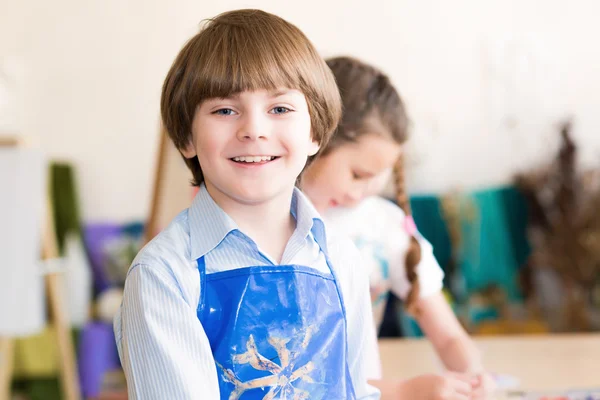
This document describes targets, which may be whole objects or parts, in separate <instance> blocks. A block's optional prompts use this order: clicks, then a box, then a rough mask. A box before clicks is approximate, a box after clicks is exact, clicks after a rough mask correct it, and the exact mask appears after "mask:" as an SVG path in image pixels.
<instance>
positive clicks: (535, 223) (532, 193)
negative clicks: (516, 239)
mask: <svg viewBox="0 0 600 400" xmlns="http://www.w3.org/2000/svg"><path fill="white" fill-rule="evenodd" d="M560 134H561V147H560V149H559V152H558V155H557V157H556V159H555V161H554V162H553V163H551V164H550V165H549V166H546V167H545V168H543V169H540V170H537V171H533V172H529V173H525V174H520V175H518V176H517V177H516V179H515V181H516V186H517V188H518V189H519V190H520V191H521V192H522V193H523V195H524V197H525V199H526V202H527V206H528V236H529V241H530V244H531V246H532V254H531V258H530V260H529V262H528V265H529V266H530V267H531V268H551V269H552V270H553V271H554V272H556V274H557V276H558V277H559V278H560V280H561V282H562V283H563V285H564V287H565V293H566V295H567V299H566V302H567V303H569V302H571V301H572V300H573V299H575V298H581V301H582V302H585V298H586V296H588V295H591V293H592V291H593V288H594V287H595V285H597V283H598V279H599V277H600V184H599V183H600V171H589V172H585V173H579V172H578V171H577V167H576V161H577V146H576V144H575V143H574V141H573V139H572V137H571V124H570V123H569V122H567V123H565V124H563V126H562V127H561V130H560ZM573 301H574V300H573ZM576 303H577V304H579V303H580V301H579V300H577V301H576ZM572 306H573V307H575V305H572ZM579 306H581V304H579ZM579 306H578V307H579ZM580 308H581V307H580ZM579 312H581V309H580V310H579ZM574 313H575V310H572V312H571V314H574ZM577 319H579V318H577ZM577 324H578V325H579V328H581V329H585V326H584V325H585V323H584V322H582V321H579V322H577Z"/></svg>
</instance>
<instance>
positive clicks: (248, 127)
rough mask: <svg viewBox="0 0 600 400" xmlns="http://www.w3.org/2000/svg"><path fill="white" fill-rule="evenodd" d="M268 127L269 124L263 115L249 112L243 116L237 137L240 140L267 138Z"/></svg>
mask: <svg viewBox="0 0 600 400" xmlns="http://www.w3.org/2000/svg"><path fill="white" fill-rule="evenodd" d="M268 129H269V128H268V124H267V123H266V121H265V118H264V117H263V116H261V115H257V114H255V113H248V114H247V115H245V116H244V117H243V118H242V124H241V125H240V127H239V129H238V133H237V137H238V139H239V140H257V139H266V138H267V137H268V136H269V134H268Z"/></svg>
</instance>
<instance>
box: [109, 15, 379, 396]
mask: <svg viewBox="0 0 600 400" xmlns="http://www.w3.org/2000/svg"><path fill="white" fill-rule="evenodd" d="M161 113H162V119H163V123H164V126H165V128H166V129H167V131H168V133H169V135H170V137H171V139H172V140H173V142H174V143H175V145H176V146H177V147H178V149H179V150H180V152H181V153H182V155H183V156H184V158H185V160H186V163H187V165H188V166H189V168H190V169H191V171H192V174H193V176H194V184H195V185H197V186H199V192H198V194H197V196H196V197H195V199H194V201H193V203H192V205H191V207H190V208H189V209H187V210H185V211H183V212H182V213H181V214H179V215H178V216H177V217H176V218H175V219H174V220H173V222H172V223H171V224H170V225H169V226H168V227H167V228H166V229H165V230H164V231H163V232H161V233H160V234H159V235H158V236H157V237H156V238H155V239H154V240H152V241H151V242H150V243H149V244H148V245H147V246H146V247H145V248H144V249H142V251H141V252H140V253H139V254H138V256H137V257H136V259H135V260H134V262H133V264H132V266H131V269H130V271H129V274H128V277H127V281H126V283H125V294H124V299H123V304H122V307H121V310H120V314H119V315H117V317H116V319H115V334H116V338H117V344H118V347H119V354H120V357H121V360H122V363H123V367H124V370H125V374H126V376H127V381H128V387H129V396H130V399H144V400H146V399H200V398H202V399H218V398H222V399H227V398H228V399H238V398H241V399H242V400H243V399H275V398H285V399H306V398H311V399H355V398H359V399H377V398H379V394H378V392H377V390H375V389H373V388H371V387H370V386H368V385H367V383H366V378H367V376H368V371H365V370H364V368H365V367H364V366H365V365H372V363H370V362H368V360H367V358H369V357H372V356H374V355H373V354H368V349H374V348H376V347H375V345H374V343H373V341H374V340H375V334H374V327H373V321H372V317H371V311H370V303H369V294H368V278H367V276H366V275H361V271H362V270H363V268H360V267H358V266H356V265H354V263H356V260H357V257H356V255H357V253H356V249H355V248H353V247H351V245H350V246H349V245H348V243H347V242H337V241H335V240H331V239H330V240H329V241H328V242H327V241H326V236H325V230H324V226H323V223H322V221H321V219H320V217H319V215H318V213H317V212H316V211H315V210H314V208H313V207H312V205H311V204H310V203H309V201H308V200H307V199H306V198H305V197H304V196H303V195H302V193H301V192H300V191H298V190H297V189H296V188H295V183H296V181H297V179H298V176H299V175H300V173H301V172H302V170H303V168H304V167H305V165H306V163H307V159H310V158H312V157H313V156H314V155H315V154H316V153H317V151H318V150H319V148H320V147H321V146H323V145H324V144H325V143H326V142H327V140H328V138H329V136H330V135H331V133H332V131H333V130H334V129H335V127H336V125H337V123H338V121H339V118H340V114H341V105H340V98H339V92H338V89H337V87H336V85H335V82H334V79H333V76H332V74H331V71H330V70H329V69H328V68H327V66H326V64H325V63H324V61H323V60H322V59H321V58H320V57H319V55H318V54H317V52H316V50H315V49H314V47H313V46H312V44H311V43H310V42H309V41H308V39H307V38H306V37H305V36H304V34H303V33H302V32H301V31H300V30H298V28H296V27H295V26H293V25H291V24H289V23H288V22H286V21H284V20H283V19H281V18H279V17H276V16H274V15H272V14H268V13H265V12H262V11H258V10H238V11H232V12H227V13H224V14H221V15H219V16H217V17H216V18H215V19H213V20H211V21H209V22H208V24H207V25H206V26H205V27H204V29H202V30H201V31H200V33H198V34H197V35H196V36H194V37H193V38H192V39H191V40H190V41H189V42H188V43H187V44H186V45H185V46H184V48H183V49H182V50H181V52H180V53H179V55H178V56H177V58H176V60H175V62H174V64H173V66H172V67H171V70H170V71H169V73H168V75H167V78H166V80H165V83H164V86H163V92H162V99H161ZM330 260H331V261H330ZM344 300H345V301H344Z"/></svg>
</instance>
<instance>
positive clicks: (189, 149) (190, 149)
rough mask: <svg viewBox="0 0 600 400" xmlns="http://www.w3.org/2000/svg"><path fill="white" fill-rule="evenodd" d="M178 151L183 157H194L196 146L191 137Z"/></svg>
mask: <svg viewBox="0 0 600 400" xmlns="http://www.w3.org/2000/svg"><path fill="white" fill-rule="evenodd" d="M180 151H181V154H183V156H184V157H185V158H194V157H196V155H197V154H198V153H196V146H194V142H193V141H192V140H191V139H190V141H189V142H188V144H187V145H186V146H185V147H183V148H181V149H180Z"/></svg>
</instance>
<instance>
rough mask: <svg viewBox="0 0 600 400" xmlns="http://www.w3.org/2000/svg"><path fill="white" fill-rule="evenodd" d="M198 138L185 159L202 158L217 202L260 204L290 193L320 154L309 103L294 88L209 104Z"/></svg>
mask: <svg viewBox="0 0 600 400" xmlns="http://www.w3.org/2000/svg"><path fill="white" fill-rule="evenodd" d="M192 134H193V139H192V140H193V141H192V143H190V144H189V145H188V147H187V148H186V149H184V150H183V151H182V152H183V155H184V156H185V157H188V158H191V157H193V156H196V155H197V156H198V160H199V161H200V166H201V167H202V172H203V174H204V180H205V183H206V186H207V188H208V190H209V191H210V192H211V194H212V195H213V197H215V200H217V202H219V199H223V200H224V201H230V200H233V201H235V202H241V203H244V204H256V203H261V202H265V201H268V200H269V199H272V198H274V197H276V196H278V195H281V194H284V193H285V194H289V193H290V190H291V189H292V188H293V187H294V184H295V182H296V179H297V177H298V175H299V174H300V172H301V171H302V169H303V168H304V165H305V164H306V160H307V158H308V156H310V155H314V154H315V153H316V152H317V151H318V149H319V146H318V144H317V143H316V142H315V141H313V140H312V139H311V123H310V114H309V112H308V104H307V103H306V98H305V97H304V94H302V92H300V91H298V90H290V89H281V90H277V91H274V92H270V91H266V90H260V91H255V92H242V93H239V94H238V95H235V96H231V97H229V98H225V99H209V100H206V101H204V102H203V103H202V104H201V105H200V106H198V108H197V109H196V114H195V116H194V121H193V124H192Z"/></svg>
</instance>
